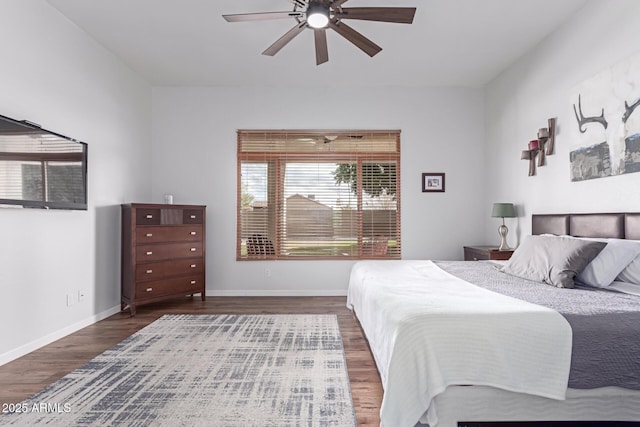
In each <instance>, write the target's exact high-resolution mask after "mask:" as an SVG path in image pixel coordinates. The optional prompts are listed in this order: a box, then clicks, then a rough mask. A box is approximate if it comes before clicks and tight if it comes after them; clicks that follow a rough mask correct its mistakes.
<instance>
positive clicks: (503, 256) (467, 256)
mask: <svg viewBox="0 0 640 427" xmlns="http://www.w3.org/2000/svg"><path fill="white" fill-rule="evenodd" d="M512 254H513V249H510V250H508V251H500V250H498V248H496V247H494V246H465V247H464V260H465V261H481V260H489V259H491V260H495V261H506V260H508V259H509V258H511V255H512Z"/></svg>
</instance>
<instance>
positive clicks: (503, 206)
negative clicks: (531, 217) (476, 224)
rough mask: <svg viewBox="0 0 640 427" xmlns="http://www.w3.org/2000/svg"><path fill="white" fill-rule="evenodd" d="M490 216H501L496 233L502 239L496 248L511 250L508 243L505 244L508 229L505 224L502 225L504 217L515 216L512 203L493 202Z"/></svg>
mask: <svg viewBox="0 0 640 427" xmlns="http://www.w3.org/2000/svg"><path fill="white" fill-rule="evenodd" d="M491 216H492V217H494V218H502V225H501V226H500V227H498V234H499V235H500V238H501V239H502V241H501V242H500V247H499V248H498V250H500V251H508V250H511V248H509V245H508V244H507V233H508V232H509V229H508V228H507V226H506V225H504V219H505V218H515V216H516V210H515V208H514V207H513V203H494V204H493V210H492V212H491Z"/></svg>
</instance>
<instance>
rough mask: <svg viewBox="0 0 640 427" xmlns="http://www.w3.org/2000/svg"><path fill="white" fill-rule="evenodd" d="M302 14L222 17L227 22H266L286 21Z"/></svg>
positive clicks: (254, 14) (270, 13)
mask: <svg viewBox="0 0 640 427" xmlns="http://www.w3.org/2000/svg"><path fill="white" fill-rule="evenodd" d="M303 15H304V14H303V13H302V12H261V13H236V14H231V15H222V17H223V18H224V19H226V20H227V22H244V21H266V20H269V19H287V18H296V17H302V16H303Z"/></svg>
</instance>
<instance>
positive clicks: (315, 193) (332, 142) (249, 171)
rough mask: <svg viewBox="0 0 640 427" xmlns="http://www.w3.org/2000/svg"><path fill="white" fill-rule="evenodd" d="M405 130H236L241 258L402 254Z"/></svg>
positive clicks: (357, 257) (239, 246)
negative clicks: (402, 137)
mask: <svg viewBox="0 0 640 427" xmlns="http://www.w3.org/2000/svg"><path fill="white" fill-rule="evenodd" d="M399 176H400V132H399V131H298V130H296V131H253V130H241V131H238V212H237V215H238V219H237V223H238V227H237V230H238V235H237V244H236V257H237V259H239V260H257V259H362V258H374V259H375V258H400V248H401V246H400V182H399Z"/></svg>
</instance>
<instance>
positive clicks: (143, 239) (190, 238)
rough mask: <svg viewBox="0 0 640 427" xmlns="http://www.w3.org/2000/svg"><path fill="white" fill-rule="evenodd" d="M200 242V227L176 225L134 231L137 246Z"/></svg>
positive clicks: (195, 225)
mask: <svg viewBox="0 0 640 427" xmlns="http://www.w3.org/2000/svg"><path fill="white" fill-rule="evenodd" d="M201 240H202V225H201V224H193V225H176V226H171V227H140V228H138V229H136V242H137V244H139V245H141V244H142V245H144V244H147V243H157V242H197V241H201Z"/></svg>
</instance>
